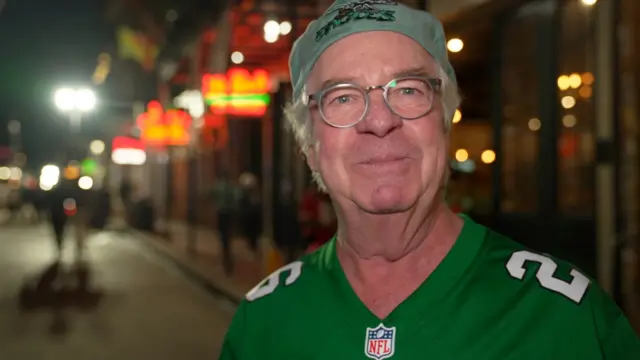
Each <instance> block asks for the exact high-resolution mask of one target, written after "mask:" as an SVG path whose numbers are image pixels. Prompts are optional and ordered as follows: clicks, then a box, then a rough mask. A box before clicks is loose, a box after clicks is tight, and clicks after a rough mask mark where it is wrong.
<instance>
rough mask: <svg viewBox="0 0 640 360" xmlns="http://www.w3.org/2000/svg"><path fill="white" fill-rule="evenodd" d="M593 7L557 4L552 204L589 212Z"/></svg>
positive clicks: (591, 203) (591, 198) (568, 210)
mask: <svg viewBox="0 0 640 360" xmlns="http://www.w3.org/2000/svg"><path fill="white" fill-rule="evenodd" d="M594 10H595V8H593V7H590V6H584V5H583V4H582V3H581V2H579V1H572V2H567V3H566V5H564V6H563V7H562V8H561V10H560V11H561V15H560V34H559V36H560V38H559V39H558V56H559V58H558V72H559V74H558V84H557V85H558V101H559V103H560V106H559V109H560V111H561V113H560V116H559V117H558V118H559V119H560V124H559V125H558V129H559V130H558V139H557V141H558V184H557V186H558V207H559V211H560V212H561V213H565V214H579V215H589V214H591V212H592V211H593V208H594V168H593V166H594V160H595V159H594V154H595V149H594V148H595V139H594V120H595V119H594V114H595V111H594V107H593V83H594V82H595V81H596V79H595V77H594V51H593V50H594V49H593V47H594V44H593V38H592V36H591V34H592V33H593V30H594V29H593V23H594V21H593V19H594V16H595V12H594Z"/></svg>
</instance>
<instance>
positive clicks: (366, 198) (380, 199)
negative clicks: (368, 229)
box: [353, 183, 420, 214]
mask: <svg viewBox="0 0 640 360" xmlns="http://www.w3.org/2000/svg"><path fill="white" fill-rule="evenodd" d="M419 197H420V194H419V187H418V186H416V185H413V186H407V185H406V184H401V183H396V184H378V185H375V186H370V187H369V186H367V187H361V188H358V189H356V190H355V194H354V196H353V200H354V202H355V203H356V205H358V207H360V208H361V209H362V210H364V211H366V212H368V213H371V214H395V213H401V212H405V211H408V210H409V209H411V208H412V207H413V206H414V205H415V204H416V202H417V201H418V198H419Z"/></svg>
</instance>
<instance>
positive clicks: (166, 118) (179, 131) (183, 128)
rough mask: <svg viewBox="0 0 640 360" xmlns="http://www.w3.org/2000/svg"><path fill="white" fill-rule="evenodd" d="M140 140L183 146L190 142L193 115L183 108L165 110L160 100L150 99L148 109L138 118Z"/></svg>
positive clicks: (158, 144)
mask: <svg viewBox="0 0 640 360" xmlns="http://www.w3.org/2000/svg"><path fill="white" fill-rule="evenodd" d="M136 123H137V125H138V128H140V133H141V135H140V140H142V142H143V143H145V144H147V145H152V146H165V145H176V146H183V145H187V144H189V141H190V136H189V129H190V128H191V117H190V116H189V114H187V113H186V112H184V111H182V110H175V109H172V110H167V111H164V109H163V108H162V105H161V104H160V102H158V101H155V100H154V101H150V102H149V104H148V105H147V111H146V112H145V113H143V114H141V115H140V116H138V118H137V119H136Z"/></svg>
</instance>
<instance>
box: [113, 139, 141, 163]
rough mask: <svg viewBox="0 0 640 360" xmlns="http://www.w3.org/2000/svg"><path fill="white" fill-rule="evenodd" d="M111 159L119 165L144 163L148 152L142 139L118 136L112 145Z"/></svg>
mask: <svg viewBox="0 0 640 360" xmlns="http://www.w3.org/2000/svg"><path fill="white" fill-rule="evenodd" d="M111 149H112V152H111V161H113V163H114V164H118V165H142V164H144V163H145V162H146V161H147V153H146V151H145V146H144V144H143V143H142V141H140V140H138V139H134V138H131V137H126V136H116V137H115V138H113V142H112V145H111Z"/></svg>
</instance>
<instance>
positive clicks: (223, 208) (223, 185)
mask: <svg viewBox="0 0 640 360" xmlns="http://www.w3.org/2000/svg"><path fill="white" fill-rule="evenodd" d="M212 195H213V203H214V206H215V210H216V218H217V221H216V225H217V227H218V234H219V238H220V245H221V248H222V264H223V267H224V271H225V273H226V274H227V275H228V276H231V275H232V274H233V256H232V254H231V238H232V236H233V229H234V221H235V218H236V216H235V215H236V214H237V211H238V203H239V200H240V191H239V189H238V186H236V184H234V183H233V181H232V180H231V179H230V177H229V174H228V173H227V172H226V171H221V172H220V175H219V177H218V179H217V180H216V183H215V185H214V186H213V189H212Z"/></svg>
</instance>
